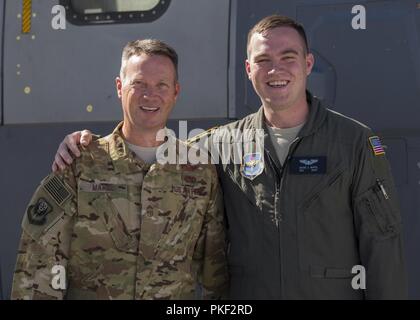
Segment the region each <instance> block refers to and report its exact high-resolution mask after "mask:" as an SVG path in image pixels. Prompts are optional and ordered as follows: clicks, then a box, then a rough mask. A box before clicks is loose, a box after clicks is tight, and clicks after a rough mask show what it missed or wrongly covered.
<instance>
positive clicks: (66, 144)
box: [58, 131, 81, 162]
mask: <svg viewBox="0 0 420 320" xmlns="http://www.w3.org/2000/svg"><path fill="white" fill-rule="evenodd" d="M80 136H81V132H80V131H76V132H73V133H71V134H69V135H67V136H66V137H65V139H64V141H63V142H62V143H61V144H60V147H59V148H58V152H59V153H60V154H61V155H62V156H66V157H63V158H64V160H66V158H67V156H69V157H71V156H70V154H69V153H68V150H70V151H71V152H72V153H73V154H74V155H75V156H76V157H80V151H79V147H78V144H79V140H80ZM66 162H67V161H66Z"/></svg>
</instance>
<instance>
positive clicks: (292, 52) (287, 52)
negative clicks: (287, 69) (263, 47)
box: [254, 49, 299, 60]
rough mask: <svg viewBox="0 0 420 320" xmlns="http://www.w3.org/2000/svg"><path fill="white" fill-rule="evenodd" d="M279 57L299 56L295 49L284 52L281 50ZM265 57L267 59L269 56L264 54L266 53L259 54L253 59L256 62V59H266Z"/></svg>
mask: <svg viewBox="0 0 420 320" xmlns="http://www.w3.org/2000/svg"><path fill="white" fill-rule="evenodd" d="M280 54H281V55H285V54H294V55H297V56H298V55H299V52H298V51H297V50H295V49H285V50H283V51H282V52H281V53H280ZM266 57H269V55H268V54H266V53H261V54H258V55H256V56H255V57H254V59H255V60H256V59H260V58H266Z"/></svg>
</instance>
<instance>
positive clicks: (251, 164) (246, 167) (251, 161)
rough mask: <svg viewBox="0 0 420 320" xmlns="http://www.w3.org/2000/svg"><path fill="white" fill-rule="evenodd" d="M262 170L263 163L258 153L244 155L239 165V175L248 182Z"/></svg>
mask: <svg viewBox="0 0 420 320" xmlns="http://www.w3.org/2000/svg"><path fill="white" fill-rule="evenodd" d="M263 170H264V162H263V159H262V156H261V153H260V152H256V153H247V154H245V155H244V158H243V163H242V165H241V174H242V175H243V176H244V177H245V178H247V179H250V180H253V179H254V178H255V177H257V176H258V175H260V174H261V172H263Z"/></svg>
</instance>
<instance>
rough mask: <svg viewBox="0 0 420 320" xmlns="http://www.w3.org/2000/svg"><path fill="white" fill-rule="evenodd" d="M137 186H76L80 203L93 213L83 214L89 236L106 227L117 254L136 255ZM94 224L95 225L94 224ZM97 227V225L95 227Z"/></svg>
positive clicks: (138, 219)
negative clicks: (132, 253) (117, 251)
mask: <svg viewBox="0 0 420 320" xmlns="http://www.w3.org/2000/svg"><path fill="white" fill-rule="evenodd" d="M139 195H140V186H139V185H128V184H110V183H91V182H85V181H81V182H80V183H79V199H80V200H81V201H80V203H83V204H84V205H86V206H87V207H88V208H89V207H91V208H92V209H94V212H95V213H96V214H95V213H93V214H92V213H90V212H86V208H81V211H82V212H83V211H84V212H85V215H84V216H85V219H87V220H89V221H88V223H89V224H90V227H91V229H90V230H91V233H94V232H95V230H94V229H95V225H96V228H98V230H97V231H98V233H101V230H100V229H101V226H103V225H104V226H105V228H106V231H108V233H109V236H110V237H111V239H112V241H113V243H114V245H115V247H116V248H117V249H118V250H120V251H125V252H136V251H137V246H138V239H139V232H140V203H139V201H140V196H139ZM95 220H96V221H95ZM97 223H99V225H98V224H97Z"/></svg>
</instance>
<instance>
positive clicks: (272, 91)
mask: <svg viewBox="0 0 420 320" xmlns="http://www.w3.org/2000/svg"><path fill="white" fill-rule="evenodd" d="M313 64H314V58H313V55H312V54H310V53H308V54H307V53H306V47H305V44H304V41H303V39H302V38H301V36H300V35H299V33H298V32H297V31H296V30H295V29H293V28H291V27H276V28H273V29H269V30H267V31H266V32H264V33H263V34H261V33H254V34H253V35H252V37H251V39H250V43H249V48H248V59H247V60H246V71H247V74H248V78H249V79H250V80H251V81H252V84H253V86H254V89H255V91H256V92H257V94H258V96H259V97H260V99H261V101H262V104H263V106H264V107H266V108H269V109H271V110H273V111H279V110H286V109H288V108H290V107H293V106H294V105H296V104H297V103H299V102H300V101H302V99H306V93H305V90H306V78H307V76H308V75H309V74H310V73H311V70H312V67H313Z"/></svg>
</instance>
